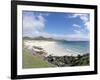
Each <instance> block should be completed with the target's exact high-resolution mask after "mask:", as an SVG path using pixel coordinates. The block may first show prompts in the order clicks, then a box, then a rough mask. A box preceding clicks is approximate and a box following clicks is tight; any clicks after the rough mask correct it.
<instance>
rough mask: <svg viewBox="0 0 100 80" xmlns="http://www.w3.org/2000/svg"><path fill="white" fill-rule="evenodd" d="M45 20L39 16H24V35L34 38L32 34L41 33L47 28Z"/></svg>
mask: <svg viewBox="0 0 100 80" xmlns="http://www.w3.org/2000/svg"><path fill="white" fill-rule="evenodd" d="M45 21H46V20H45V18H44V17H43V16H42V15H41V14H39V15H35V14H34V13H33V14H32V15H23V34H24V36H25V35H27V36H32V34H34V33H37V32H38V31H41V30H42V29H43V28H44V27H45Z"/></svg>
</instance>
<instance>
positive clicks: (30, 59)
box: [22, 48, 56, 68]
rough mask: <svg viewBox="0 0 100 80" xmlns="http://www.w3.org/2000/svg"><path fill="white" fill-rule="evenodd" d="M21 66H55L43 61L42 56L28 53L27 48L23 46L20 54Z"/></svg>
mask: <svg viewBox="0 0 100 80" xmlns="http://www.w3.org/2000/svg"><path fill="white" fill-rule="evenodd" d="M22 56H23V58H22V62H23V63H22V66H23V68H46V67H56V66H55V65H53V64H51V63H49V62H47V61H45V60H43V59H42V57H40V56H38V55H36V56H34V55H32V54H30V53H29V51H28V49H26V48H23V54H22Z"/></svg>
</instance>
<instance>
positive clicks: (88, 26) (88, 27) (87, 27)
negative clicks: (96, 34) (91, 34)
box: [84, 21, 90, 31]
mask: <svg viewBox="0 0 100 80" xmlns="http://www.w3.org/2000/svg"><path fill="white" fill-rule="evenodd" d="M84 25H85V26H86V29H87V30H88V31H90V22H89V21H87V22H86V23H85V24H84Z"/></svg>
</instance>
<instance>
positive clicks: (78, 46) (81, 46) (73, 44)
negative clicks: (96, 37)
mask: <svg viewBox="0 0 100 80" xmlns="http://www.w3.org/2000/svg"><path fill="white" fill-rule="evenodd" d="M57 45H58V46H60V47H62V48H63V49H67V50H70V52H74V53H76V54H77V53H80V54H86V53H90V47H89V41H58V42H57Z"/></svg>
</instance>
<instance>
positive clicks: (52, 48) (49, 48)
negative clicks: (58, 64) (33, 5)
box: [24, 40, 83, 56]
mask: <svg viewBox="0 0 100 80" xmlns="http://www.w3.org/2000/svg"><path fill="white" fill-rule="evenodd" d="M24 45H25V46H26V47H27V48H28V49H33V50H34V48H33V47H34V46H36V47H38V48H42V49H43V50H45V51H46V53H47V55H46V56H48V55H53V56H65V55H67V56H77V55H83V54H81V53H78V52H74V51H72V50H70V49H68V48H67V49H63V48H62V47H60V46H58V45H57V44H56V41H43V40H41V41H36V40H26V41H24Z"/></svg>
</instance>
